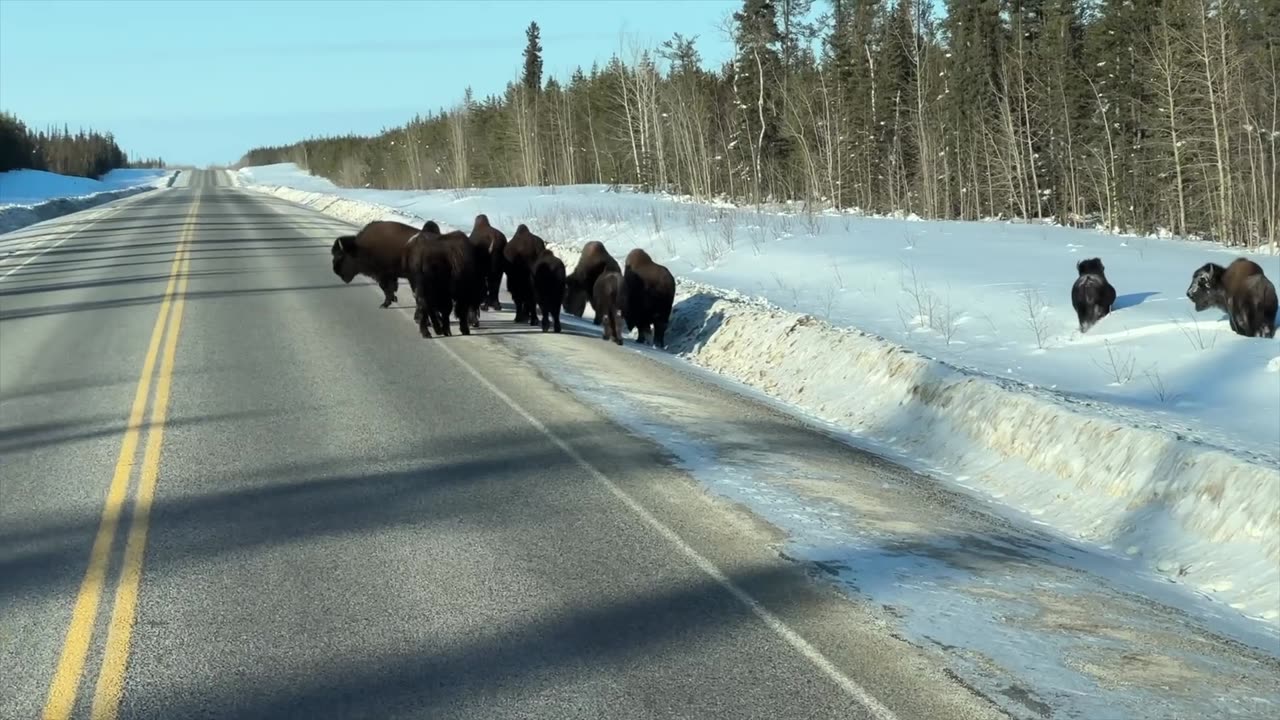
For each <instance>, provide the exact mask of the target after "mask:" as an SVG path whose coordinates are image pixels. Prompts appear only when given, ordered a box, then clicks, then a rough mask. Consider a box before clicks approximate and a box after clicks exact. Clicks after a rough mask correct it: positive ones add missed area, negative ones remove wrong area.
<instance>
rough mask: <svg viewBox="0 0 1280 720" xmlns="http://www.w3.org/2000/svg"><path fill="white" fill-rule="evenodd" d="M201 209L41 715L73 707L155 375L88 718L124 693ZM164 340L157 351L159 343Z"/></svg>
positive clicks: (99, 716)
mask: <svg viewBox="0 0 1280 720" xmlns="http://www.w3.org/2000/svg"><path fill="white" fill-rule="evenodd" d="M199 208H200V198H199V196H198V195H197V197H196V199H195V201H194V202H193V203H192V206H191V211H190V212H189V213H188V214H187V217H186V220H185V221H184V223H183V229H182V233H181V235H180V236H179V239H178V248H177V252H176V254H175V255H174V258H173V264H172V265H171V266H170V268H169V283H168V285H167V286H166V287H165V291H164V299H163V300H162V301H161V303H160V314H159V316H158V317H157V318H156V324H155V327H154V328H153V329H152V331H151V341H150V343H149V344H148V346H147V355H146V358H145V359H144V360H143V363H142V375H141V377H140V378H139V379H138V389H137V391H136V392H135V393H134V396H133V407H132V409H131V410H130V411H129V420H128V425H127V426H126V427H125V433H124V440H123V441H122V442H121V444H120V457H119V459H117V460H116V467H115V473H114V475H113V476H112V478H111V485H110V487H109V488H108V489H107V500H106V505H105V507H104V508H103V510H102V520H101V522H100V523H99V525H98V534H97V535H96V536H95V537H94V540H93V548H92V549H91V550H90V551H89V567H88V569H87V570H86V571H85V575H84V580H83V581H82V582H81V583H80V591H79V593H78V594H77V596H76V603H75V607H74V608H73V609H72V612H71V624H70V625H69V626H68V628H67V635H66V638H65V639H64V640H63V645H62V655H61V656H60V657H59V659H58V667H57V670H56V671H55V672H54V676H53V681H52V682H51V683H50V685H49V695H48V698H47V700H46V701H45V707H44V718H45V720H66V719H67V718H70V717H71V712H72V710H74V708H75V704H76V694H77V692H78V691H79V688H80V679H81V676H82V675H83V674H84V666H85V660H86V658H87V657H88V654H89V647H90V644H91V641H92V639H93V627H94V623H95V621H96V620H97V616H98V604H99V602H100V600H101V598H102V595H103V593H104V592H105V591H106V589H107V570H108V566H109V565H110V560H111V547H112V545H113V544H114V543H115V536H116V529H117V528H118V527H119V525H120V516H121V513H122V511H123V509H124V506H125V503H126V502H127V501H128V491H129V481H130V478H131V477H132V475H133V467H134V465H135V460H136V459H137V451H138V441H139V438H140V437H141V435H142V430H143V416H144V414H145V413H146V409H147V401H148V399H149V398H150V396H151V388H152V381H153V380H154V381H155V401H154V402H153V403H152V404H151V420H150V422H149V423H148V425H147V444H146V449H145V451H144V452H143V457H142V471H141V475H140V478H139V481H138V486H137V489H136V491H135V493H134V505H133V515H132V519H131V522H130V525H129V531H128V536H127V538H128V539H127V541H126V543H125V549H124V559H123V563H122V565H121V568H120V582H119V585H118V586H117V588H116V594H115V603H114V606H113V609H112V612H111V621H110V625H109V626H108V629H107V641H106V648H105V652H104V654H103V658H102V668H101V670H100V671H99V674H98V682H97V687H96V689H95V691H94V696H93V707H92V717H93V718H94V719H95V720H114V718H115V717H116V716H117V714H118V713H119V710H120V700H121V697H122V696H123V692H124V675H125V666H126V664H127V662H128V657H129V640H130V635H131V634H132V631H133V622H134V617H135V615H136V612H137V607H138V586H139V584H140V583H141V581H142V556H143V551H144V550H145V548H146V543H147V523H148V522H149V519H150V514H151V501H152V499H153V498H154V496H155V488H156V480H157V478H158V477H159V473H160V446H161V444H162V443H163V441H164V424H165V420H166V417H167V415H168V408H169V389H170V386H171V384H172V379H173V364H174V358H175V356H176V355H177V350H178V333H179V330H180V329H181V326H182V311H183V307H184V304H185V303H184V299H183V298H184V296H185V294H186V291H187V269H188V267H189V266H190V263H191V260H190V254H189V245H190V242H191V237H192V235H193V234H194V232H195V226H194V224H193V223H194V220H195V218H196V214H197V212H198V211H199ZM162 340H163V342H164V350H163V354H161V341H162ZM157 359H159V360H160V370H159V373H155V372H154V371H155V369H156V360H157Z"/></svg>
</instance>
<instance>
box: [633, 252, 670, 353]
mask: <svg viewBox="0 0 1280 720" xmlns="http://www.w3.org/2000/svg"><path fill="white" fill-rule="evenodd" d="M623 265H624V266H625V267H626V273H625V274H624V275H623V278H622V284H623V314H622V317H623V318H624V319H625V320H626V322H627V332H630V331H631V328H639V329H640V333H639V340H640V342H641V343H644V342H646V341H647V340H648V336H649V329H650V326H652V328H653V346H654V347H657V348H665V347H666V346H667V344H666V343H667V341H666V336H667V323H668V322H670V321H671V305H672V304H673V303H674V302H675V299H676V279H675V277H673V276H672V275H671V271H669V270H667V268H666V267H664V266H662V265H659V264H658V263H656V262H654V261H653V258H651V257H649V253H647V252H645V251H644V250H641V249H640V248H636V249H634V250H632V251H631V252H629V253H627V259H626V261H625V262H624V263H623Z"/></svg>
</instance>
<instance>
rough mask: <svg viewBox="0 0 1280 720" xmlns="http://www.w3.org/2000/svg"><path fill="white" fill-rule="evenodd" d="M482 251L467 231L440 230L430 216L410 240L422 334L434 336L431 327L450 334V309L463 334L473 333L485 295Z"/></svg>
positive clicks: (407, 262) (411, 273)
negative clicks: (481, 267) (481, 272)
mask: <svg viewBox="0 0 1280 720" xmlns="http://www.w3.org/2000/svg"><path fill="white" fill-rule="evenodd" d="M480 255H481V252H480V250H479V249H478V248H477V247H476V246H475V245H473V244H472V243H471V241H470V240H469V239H468V238H467V235H466V233H463V232H459V231H457V230H454V231H452V232H449V233H441V232H440V227H439V226H438V225H436V223H434V222H432V221H430V220H428V221H427V223H426V224H425V225H424V226H423V228H422V232H420V233H418V235H416V236H415V237H414V238H413V240H411V241H410V243H409V247H408V250H407V251H406V254H405V268H406V271H407V273H408V275H409V278H410V282H411V283H412V284H413V287H414V289H415V292H414V295H415V299H416V300H417V310H416V312H415V313H414V319H415V320H417V321H418V331H419V332H420V333H422V336H423V337H425V338H429V337H431V329H434V330H435V331H436V333H437V334H439V335H444V336H448V335H451V334H452V333H451V332H450V330H449V312H450V310H452V311H453V312H454V314H455V315H456V316H457V318H458V330H459V331H460V332H461V333H462V334H463V335H470V334H471V328H470V326H471V325H475V324H476V321H477V319H478V318H479V308H480V303H481V301H482V300H483V299H484V282H483V281H484V278H483V277H482V275H481V274H480V272H479V271H480ZM428 325H429V326H430V328H431V329H429V328H428Z"/></svg>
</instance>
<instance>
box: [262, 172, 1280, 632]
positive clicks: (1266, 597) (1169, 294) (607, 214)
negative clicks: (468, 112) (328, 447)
mask: <svg viewBox="0 0 1280 720" xmlns="http://www.w3.org/2000/svg"><path fill="white" fill-rule="evenodd" d="M239 182H241V183H242V184H245V185H250V186H256V187H258V188H259V189H264V190H267V191H270V192H273V193H274V194H276V195H277V196H280V197H283V198H286V199H290V200H295V201H299V202H303V203H304V204H307V205H310V206H312V207H315V208H317V209H320V210H322V211H324V212H326V213H328V214H331V215H334V216H335V217H341V218H343V219H345V220H349V221H352V222H358V223H362V222H367V221H369V220H373V219H377V218H380V217H397V216H399V217H401V218H403V219H406V220H408V221H411V222H415V223H420V222H421V220H422V219H423V218H434V219H436V220H438V221H440V222H441V223H442V224H443V225H451V226H454V227H460V228H463V229H469V228H470V225H471V220H472V218H473V217H474V216H475V214H476V213H479V212H484V213H487V214H488V215H489V217H490V219H491V220H492V221H493V222H494V223H495V224H496V225H498V226H499V227H502V228H505V229H506V230H507V232H508V233H510V232H511V230H512V229H513V228H514V226H515V225H516V224H517V223H519V222H527V223H528V224H529V225H530V226H531V228H532V229H533V230H534V231H535V232H537V233H539V234H540V235H542V236H543V237H544V238H545V239H547V240H548V241H550V242H552V243H554V244H555V245H556V249H557V251H558V252H559V253H560V254H561V255H562V257H563V258H564V259H565V261H566V263H567V264H569V265H570V267H572V263H573V262H574V260H575V259H576V258H575V253H574V252H573V248H575V247H580V246H581V245H582V243H584V242H586V241H588V240H601V241H603V242H605V243H606V245H607V246H608V247H609V248H610V250H611V252H612V253H613V254H614V255H615V256H616V257H618V258H619V260H621V258H622V257H623V256H624V255H625V253H626V252H627V251H628V250H629V249H630V248H632V247H643V248H645V249H647V250H648V251H649V252H650V254H652V255H653V256H654V258H655V259H656V260H658V261H659V262H662V263H664V264H666V265H668V267H670V268H671V270H672V271H673V272H674V273H675V274H676V275H677V277H678V278H679V279H680V290H679V293H678V296H677V303H678V306H677V309H676V313H677V320H676V323H675V324H676V327H673V330H674V331H675V332H673V334H672V338H671V339H670V343H671V345H672V349H673V351H675V352H678V353H679V354H680V355H681V356H682V357H684V358H686V359H688V360H690V361H692V362H694V363H696V364H698V365H701V366H703V367H707V368H710V369H712V370H715V371H717V372H719V373H722V374H724V375H728V376H731V377H734V378H736V379H738V380H740V381H742V382H744V383H746V384H748V385H750V386H752V387H755V388H757V389H760V390H762V391H764V392H765V393H767V394H768V395H770V396H772V397H774V398H776V399H778V400H781V401H783V402H786V403H788V404H790V405H792V406H794V407H796V408H799V409H801V410H803V411H805V412H807V413H809V414H811V415H812V416H814V417H816V418H819V419H822V420H824V421H827V422H829V423H831V424H833V425H835V426H837V427H839V428H841V429H843V430H846V431H848V432H850V433H853V434H854V435H855V437H856V438H857V440H858V442H859V443H861V444H863V445H865V446H869V447H874V448H875V449H876V450H877V451H879V452H881V453H883V454H885V455H888V456H890V457H893V458H895V459H897V460H899V461H900V462H903V463H906V464H908V465H911V466H913V467H916V468H919V469H923V470H925V471H927V472H929V473H930V474H932V475H934V476H936V477H940V478H945V479H947V481H948V482H950V483H952V484H953V485H955V486H958V487H964V488H968V489H970V490H972V491H974V492H976V493H979V494H981V495H984V496H986V497H988V498H991V499H995V500H998V501H1000V502H1002V503H1005V504H1007V505H1008V506H1009V507H1010V508H1011V509H1013V510H1014V511H1016V512H1019V513H1023V514H1025V515H1026V516H1027V517H1030V518H1033V519H1034V520H1035V521H1036V522H1040V523H1043V524H1045V525H1048V526H1051V527H1053V528H1055V529H1057V530H1059V531H1062V532H1064V533H1067V534H1069V535H1071V536H1073V537H1076V538H1079V539H1082V540H1085V541H1088V542H1091V543H1094V544H1095V545H1096V546H1098V547H1099V548H1100V549H1102V550H1103V551H1112V552H1114V553H1115V554H1116V555H1118V556H1119V557H1121V558H1125V559H1126V561H1127V562H1130V563H1134V564H1135V571H1137V572H1148V573H1152V574H1157V575H1159V576H1162V577H1164V578H1166V579H1168V580H1169V581H1170V582H1174V583H1183V584H1186V585H1189V586H1190V587H1191V588H1194V589H1195V590H1196V591H1198V592H1200V593H1202V594H1204V595H1206V596H1208V597H1213V598H1215V599H1217V600H1220V601H1223V602H1226V603H1228V604H1230V605H1231V606H1232V607H1233V608H1235V609H1237V610H1239V611H1240V612H1242V613H1243V614H1245V615H1247V616H1250V617H1253V618H1257V619H1261V620H1262V621H1263V624H1264V625H1266V626H1267V627H1268V631H1269V632H1274V631H1275V630H1276V629H1277V628H1280V344H1278V343H1277V341H1276V340H1261V339H1249V338H1241V337H1238V336H1236V335H1234V334H1233V333H1232V332H1231V331H1230V329H1229V328H1228V327H1227V323H1226V321H1225V320H1224V319H1223V317H1222V314H1221V313H1219V312H1216V311H1212V312H1205V313H1200V314H1196V313H1194V312H1193V311H1192V308H1191V304H1190V302H1189V301H1187V300H1186V298H1185V296H1184V295H1183V293H1184V291H1185V288H1186V286H1187V284H1188V282H1189V280H1190V276H1191V273H1192V271H1194V270H1195V268H1197V267H1199V266H1200V265H1202V264H1203V263H1205V262H1208V261H1214V262H1219V263H1222V264H1225V263H1227V262H1229V261H1230V260H1231V259H1232V258H1233V257H1235V256H1237V255H1238V254H1239V253H1236V252H1234V251H1231V250H1228V249H1223V248H1218V247H1215V246H1212V245H1208V244H1204V243H1192V242H1183V241H1177V240H1166V239H1148V238H1136V237H1120V236H1114V235H1106V234H1102V233H1098V232H1091V231H1084V230H1074V229H1066V228H1057V227H1050V226H1044V225H1029V224H1009V223H996V222H987V223H960V222H923V221H917V220H910V219H908V220H903V219H886V218H864V217H854V216H848V215H821V214H814V215H807V214H805V213H795V212H788V211H784V210H778V211H764V212H758V211H756V210H754V209H746V210H743V209H734V208H728V207H716V206H710V205H705V204H698V203H693V202H689V201H687V200H684V199H680V198H667V197H660V196H654V195H642V194H635V193H611V192H607V191H606V189H605V188H604V187H602V186H574V187H569V188H564V187H559V188H532V189H526V188H504V189H485V190H454V191H437V192H409V191H375V190H363V189H346V188H338V187H335V186H334V185H333V184H332V183H329V182H328V181H326V180H324V179H322V178H316V177H312V176H310V175H308V174H306V173H305V172H301V171H299V170H298V169H297V168H296V167H294V166H292V165H289V164H284V165H273V166H267V167H254V168H246V169H243V170H241V171H239ZM1092 256H1098V257H1101V258H1102V259H1103V261H1104V262H1105V263H1106V265H1107V270H1108V277H1109V278H1110V280H1111V282H1112V284H1114V285H1115V286H1116V288H1117V292H1118V293H1119V296H1120V297H1119V300H1118V302H1117V304H1116V305H1117V307H1116V311H1115V312H1114V313H1113V314H1112V315H1111V316H1109V317H1107V318H1106V319H1104V320H1103V321H1102V322H1101V323H1100V324H1099V325H1098V326H1097V327H1095V328H1094V329H1093V330H1092V331H1090V332H1089V333H1088V334H1087V335H1084V336H1081V334H1080V333H1079V332H1078V331H1077V329H1076V321H1075V316H1074V312H1073V310H1072V309H1071V306H1070V300H1069V298H1070V286H1071V282H1072V281H1073V280H1074V278H1075V268H1074V265H1075V262H1076V261H1077V260H1079V259H1082V258H1085V257H1092ZM1249 257H1251V258H1252V259H1254V260H1255V261H1257V262H1259V263H1260V264H1261V265H1262V266H1263V268H1264V269H1265V271H1266V273H1267V274H1268V276H1269V277H1271V278H1273V280H1280V258H1277V257H1276V256H1271V255H1249Z"/></svg>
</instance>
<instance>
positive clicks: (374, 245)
mask: <svg viewBox="0 0 1280 720" xmlns="http://www.w3.org/2000/svg"><path fill="white" fill-rule="evenodd" d="M417 233H418V229H417V228H415V227H413V226H412V225H405V224H404V223H401V222H395V221H394V220H376V221H374V222H371V223H369V224H367V225H365V226H364V227H363V228H360V232H358V233H356V234H355V235H343V236H341V237H339V238H338V239H337V240H334V241H333V248H332V249H331V250H330V254H331V255H332V256H333V274H335V275H337V276H338V277H340V278H342V282H344V283H349V282H351V281H352V280H354V279H355V277H356V276H357V275H364V276H366V277H370V278H373V280H374V281H375V282H377V283H378V287H380V288H382V295H383V300H382V305H380V306H379V307H384V308H385V307H390V306H391V303H393V302H396V300H397V298H396V290H397V289H398V288H399V285H400V281H399V279H400V278H402V277H406V274H405V272H404V268H403V265H402V262H401V260H402V256H403V253H404V247H405V243H407V242H408V241H409V239H410V238H412V237H413V236H414V235H416V234H417Z"/></svg>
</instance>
